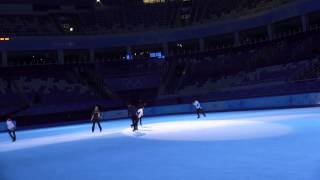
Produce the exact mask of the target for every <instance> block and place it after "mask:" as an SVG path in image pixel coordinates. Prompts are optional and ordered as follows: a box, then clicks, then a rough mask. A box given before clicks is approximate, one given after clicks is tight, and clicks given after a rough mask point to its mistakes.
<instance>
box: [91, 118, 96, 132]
mask: <svg viewBox="0 0 320 180" xmlns="http://www.w3.org/2000/svg"><path fill="white" fill-rule="evenodd" d="M95 126H96V121H95V120H93V121H92V132H94V128H95Z"/></svg>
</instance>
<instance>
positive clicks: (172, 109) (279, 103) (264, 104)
mask: <svg viewBox="0 0 320 180" xmlns="http://www.w3.org/2000/svg"><path fill="white" fill-rule="evenodd" d="M200 103H201V102H200ZM319 104H320V93H308V94H295V95H285V96H272V97H259V98H248V99H237V100H227V101H216V102H206V103H205V102H204V103H201V106H202V108H203V109H204V110H205V111H232V110H250V109H270V108H286V107H287V108H290V107H304V106H317V105H319ZM193 112H195V108H194V107H193V105H192V104H191V102H190V104H179V105H168V106H156V107H147V108H145V111H144V114H145V116H157V115H165V114H166V115H168V114H182V113H193ZM103 114H104V117H103V118H104V119H105V120H108V119H119V118H127V117H128V111H127V110H115V111H107V112H104V113H103Z"/></svg>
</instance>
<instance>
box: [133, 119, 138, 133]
mask: <svg viewBox="0 0 320 180" xmlns="http://www.w3.org/2000/svg"><path fill="white" fill-rule="evenodd" d="M138 121H139V118H138V117H136V118H134V123H133V131H136V130H138Z"/></svg>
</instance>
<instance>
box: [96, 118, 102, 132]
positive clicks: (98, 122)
mask: <svg viewBox="0 0 320 180" xmlns="http://www.w3.org/2000/svg"><path fill="white" fill-rule="evenodd" d="M97 124H98V126H99V129H100V132H101V131H102V127H101V124H100V121H97Z"/></svg>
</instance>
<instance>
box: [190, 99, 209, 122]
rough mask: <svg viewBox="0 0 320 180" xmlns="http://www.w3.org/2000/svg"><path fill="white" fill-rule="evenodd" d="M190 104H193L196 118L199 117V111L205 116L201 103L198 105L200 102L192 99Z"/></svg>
mask: <svg viewBox="0 0 320 180" xmlns="http://www.w3.org/2000/svg"><path fill="white" fill-rule="evenodd" d="M192 104H193V106H194V107H195V108H196V112H197V115H198V119H199V118H200V113H201V114H202V115H203V116H204V117H206V114H205V113H204V111H203V109H202V107H201V105H200V103H199V101H198V100H194V101H193V103H192Z"/></svg>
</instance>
